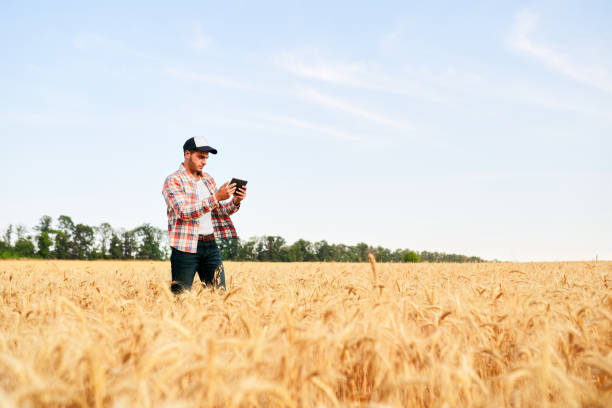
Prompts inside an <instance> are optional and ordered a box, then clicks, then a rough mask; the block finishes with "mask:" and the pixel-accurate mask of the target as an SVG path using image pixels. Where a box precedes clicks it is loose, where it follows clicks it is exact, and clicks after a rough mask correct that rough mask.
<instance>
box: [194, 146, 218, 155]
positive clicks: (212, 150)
mask: <svg viewBox="0 0 612 408" xmlns="http://www.w3.org/2000/svg"><path fill="white" fill-rule="evenodd" d="M196 150H199V151H201V152H210V153H212V154H217V149H215V148H213V147H210V146H200V147H196Z"/></svg>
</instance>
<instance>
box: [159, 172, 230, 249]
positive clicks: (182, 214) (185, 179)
mask: <svg viewBox="0 0 612 408" xmlns="http://www.w3.org/2000/svg"><path fill="white" fill-rule="evenodd" d="M202 180H203V181H204V185H205V186H206V187H207V188H208V191H209V192H210V197H207V198H205V199H204V200H198V196H197V191H198V189H197V186H196V182H195V181H194V180H193V177H191V176H190V175H189V174H188V173H187V170H185V166H183V164H181V166H180V167H179V169H178V170H177V171H175V172H174V173H172V174H171V175H169V176H168V177H167V178H166V181H165V182H164V189H163V190H162V195H163V196H164V199H165V200H166V204H167V205H168V211H167V213H168V234H169V235H170V246H171V247H172V248H176V249H178V250H179V251H183V252H191V253H196V252H197V248H198V231H199V229H200V217H201V216H202V215H203V214H204V213H207V212H208V211H211V218H212V223H213V228H214V233H215V239H222V238H233V239H238V235H237V234H236V229H235V228H234V224H233V223H232V220H231V219H230V217H229V216H230V215H232V214H233V213H235V212H236V211H238V208H240V205H236V204H234V200H230V201H229V202H221V203H220V202H218V201H217V199H216V198H215V192H216V191H217V186H216V185H215V181H214V180H213V178H212V177H211V176H210V175H209V174H207V173H202Z"/></svg>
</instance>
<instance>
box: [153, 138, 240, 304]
mask: <svg viewBox="0 0 612 408" xmlns="http://www.w3.org/2000/svg"><path fill="white" fill-rule="evenodd" d="M210 153H212V154H217V150H216V149H214V148H212V147H210V146H209V144H208V142H207V141H206V139H205V138H204V137H192V138H190V139H188V140H187V141H186V142H185V144H184V145H183V156H184V161H183V163H182V164H181V165H180V167H179V169H178V170H177V171H175V172H174V173H172V174H171V175H169V176H168V177H167V178H166V181H165V182H164V188H163V191H162V194H163V196H164V199H165V200H166V204H167V206H168V211H167V213H168V233H169V235H170V247H172V255H171V256H170V264H171V269H172V284H171V286H170V288H171V290H172V292H174V293H181V292H182V291H183V290H185V289H191V285H192V283H193V279H194V277H195V274H196V272H197V273H198V275H199V276H200V280H201V281H202V283H204V284H206V285H213V284H214V286H215V287H217V288H223V289H225V272H224V270H223V262H222V260H221V252H220V251H219V248H218V247H217V243H216V242H215V239H222V238H224V239H227V238H232V239H237V238H238V236H237V235H236V229H235V228H234V225H233V223H232V220H231V219H230V215H232V214H233V213H235V212H236V211H238V209H239V208H240V202H241V201H242V200H244V198H245V197H246V186H245V187H243V188H242V189H241V190H240V191H235V189H236V185H235V184H229V182H226V183H225V184H223V185H222V186H221V187H219V189H217V188H216V185H215V181H214V180H213V178H212V177H211V176H210V175H209V174H207V173H203V172H202V168H204V165H206V161H207V160H208V155H209V154H210ZM232 195H233V197H232V199H231V200H230V201H227V202H223V201H224V200H227V199H228V198H230V197H231V196H232Z"/></svg>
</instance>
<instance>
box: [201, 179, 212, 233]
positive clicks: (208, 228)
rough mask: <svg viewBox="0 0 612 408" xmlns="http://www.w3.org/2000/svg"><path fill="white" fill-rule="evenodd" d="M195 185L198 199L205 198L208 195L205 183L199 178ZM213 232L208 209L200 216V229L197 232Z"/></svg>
mask: <svg viewBox="0 0 612 408" xmlns="http://www.w3.org/2000/svg"><path fill="white" fill-rule="evenodd" d="M197 186H198V199H199V200H200V201H202V200H204V199H205V198H208V197H210V192H209V191H208V188H206V185H205V184H204V181H203V180H202V179H201V178H200V181H198V182H197ZM213 232H214V229H213V224H212V218H211V216H210V211H208V212H207V213H204V215H202V216H201V217H200V231H199V232H198V234H202V235H209V234H212V233H213Z"/></svg>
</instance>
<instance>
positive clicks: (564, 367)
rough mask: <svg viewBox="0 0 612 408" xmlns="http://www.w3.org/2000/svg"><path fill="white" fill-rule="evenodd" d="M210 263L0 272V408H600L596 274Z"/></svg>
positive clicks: (24, 265) (604, 285)
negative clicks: (178, 285)
mask: <svg viewBox="0 0 612 408" xmlns="http://www.w3.org/2000/svg"><path fill="white" fill-rule="evenodd" d="M225 268H226V278H227V282H228V289H227V292H223V291H217V292H215V291H211V290H210V289H208V288H202V287H201V286H200V285H197V286H195V285H194V290H192V291H191V292H189V293H186V294H184V295H181V296H180V297H178V298H175V297H174V296H173V295H172V294H171V293H170V291H169V290H168V283H169V282H168V281H169V275H170V272H169V270H170V265H169V263H168V262H146V261H141V262H138V261H134V262H129V261H124V262H111V261H95V262H86V261H25V260H24V261H1V262H0V293H1V294H2V296H1V303H0V311H1V316H2V318H1V320H0V406H2V407H13V406H14V407H39V406H42V407H133V406H137V407H194V406H203V407H212V406H216V407H257V406H272V407H275V406H282V407H335V406H349V407H366V406H367V407H455V406H461V407H491V406H493V407H501V406H510V407H547V406H563V407H606V406H607V407H610V406H612V326H611V324H612V288H610V285H612V282H611V280H610V278H611V273H612V262H597V263H596V262H590V263H588V262H563V263H521V264H517V263H482V264H427V263H420V264H372V265H370V264H345V263H289V264H278V263H233V262H227V263H226V264H225ZM196 279H197V278H196Z"/></svg>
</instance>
